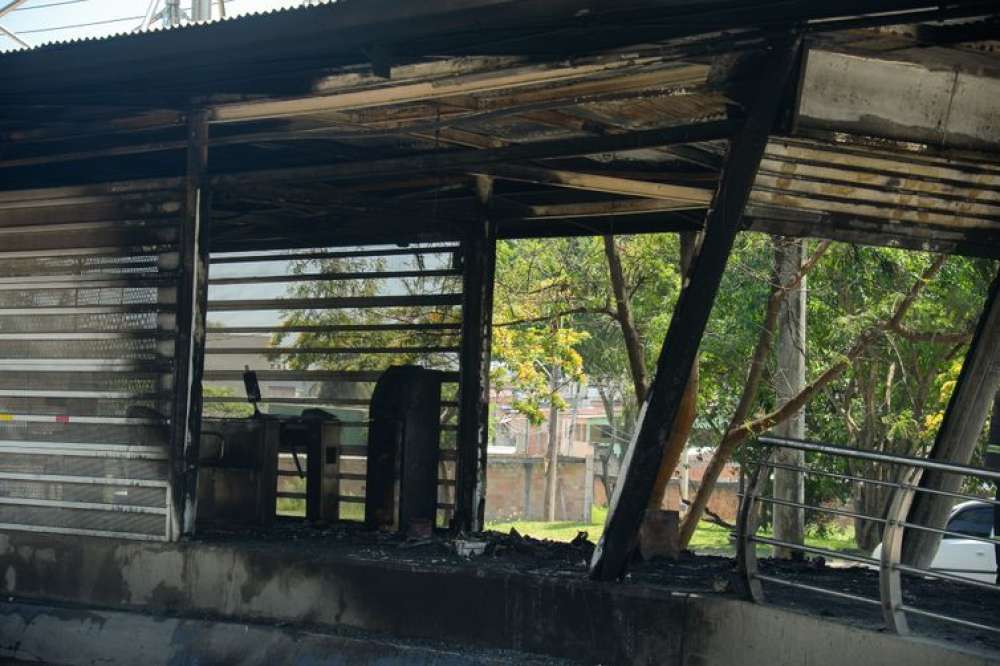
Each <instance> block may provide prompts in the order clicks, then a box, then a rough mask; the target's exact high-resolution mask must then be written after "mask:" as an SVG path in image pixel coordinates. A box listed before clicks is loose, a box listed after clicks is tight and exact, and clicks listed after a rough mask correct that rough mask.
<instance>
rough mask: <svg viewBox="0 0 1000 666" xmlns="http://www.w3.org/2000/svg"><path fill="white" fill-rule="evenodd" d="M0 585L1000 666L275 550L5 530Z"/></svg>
mask: <svg viewBox="0 0 1000 666" xmlns="http://www.w3.org/2000/svg"><path fill="white" fill-rule="evenodd" d="M0 581H2V588H3V590H4V591H5V593H6V595H8V596H11V597H21V598H29V599H34V600H50V601H59V602H69V603H72V604H83V605H88V606H102V607H105V608H119V609H142V610H146V611H153V612H158V613H163V612H168V613H169V612H173V613H179V614H186V615H191V614H199V613H203V614H205V615H209V616H213V617H220V618H231V619H238V620H249V621H259V622H265V621H266V622H287V623H303V624H306V625H321V626H329V627H338V626H339V627H354V628H357V629H362V630H365V631H371V632H377V633H381V634H384V635H390V636H398V637H404V638H417V639H433V640H442V641H447V642H449V643H468V644H469V645H473V646H479V647H482V648H492V649H505V650H516V651H520V652H528V653H537V654H545V655H550V656H554V657H560V658H566V659H572V660H576V661H580V662H583V663H602V664H612V663H615V664H676V665H678V666H681V665H684V666H702V665H708V664H765V663H766V664H773V665H774V666H784V665H786V664H787V665H788V666H792V665H793V664H794V665H796V666H798V665H800V664H803V663H808V664H810V666H826V665H829V666H835V665H837V666H839V665H842V664H848V663H849V664H851V665H852V666H861V665H863V664H885V663H893V664H907V666H940V665H941V664H944V663H947V664H951V665H954V666H966V665H968V666H973V665H975V666H983V665H985V664H989V663H1000V660H997V659H994V658H993V657H992V656H991V655H986V654H982V653H978V652H972V651H967V650H959V649H955V648H953V647H951V646H948V645H944V644H939V643H932V642H925V641H918V640H912V639H902V638H899V637H897V636H893V635H889V634H882V633H878V632H872V631H867V630H863V629H858V628H855V627H850V626H847V625H843V624H838V623H834V622H829V621H825V620H822V619H820V618H816V617H810V616H804V615H798V614H794V613H790V612H787V611H783V610H780V609H776V608H770V607H761V606H755V605H753V604H749V603H745V602H742V601H738V600H736V599H732V598H726V597H721V596H720V597H697V596H690V595H683V594H675V593H671V592H670V591H669V590H665V589H662V588H652V587H639V586H630V585H622V584H600V583H594V582H591V581H588V580H584V579H582V578H578V577H576V576H573V577H567V576H539V575H530V574H520V573H502V572H497V571H493V570H486V569H477V568H474V567H455V566H446V565H443V564H431V563H424V564H408V563H398V562H393V561H390V562H384V561H373V560H371V559H362V558H361V557H360V556H358V557H346V556H344V555H343V554H341V555H340V556H333V555H328V554H326V553H325V552H322V551H320V552H317V551H316V549H309V548H300V549H296V548H295V547H294V545H288V546H285V545H283V544H274V543H259V542H252V543H219V544H206V543H188V544H145V543H133V542H123V541H114V540H107V539H98V538H80V537H61V536H54V535H33V534H14V533H7V534H2V535H0ZM2 638H3V639H4V640H3V642H5V643H7V642H9V640H10V639H11V638H12V637H8V636H3V637H2Z"/></svg>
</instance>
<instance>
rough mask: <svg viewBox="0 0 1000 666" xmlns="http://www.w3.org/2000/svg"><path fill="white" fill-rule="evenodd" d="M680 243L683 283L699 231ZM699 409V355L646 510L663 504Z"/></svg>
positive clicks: (691, 261)
mask: <svg viewBox="0 0 1000 666" xmlns="http://www.w3.org/2000/svg"><path fill="white" fill-rule="evenodd" d="M680 240H681V245H680V267H681V275H682V276H683V281H684V284H686V283H687V280H688V273H689V272H690V270H691V264H692V263H693V262H694V256H695V254H696V252H697V249H698V234H696V233H684V234H681V239H680ZM697 411H698V359H697V358H695V361H694V365H692V366H691V374H690V375H689V376H688V383H687V386H686V387H685V388H684V395H683V396H681V404H680V408H679V409H678V410H677V417H676V418H675V419H674V426H673V428H671V430H670V436H669V438H668V439H667V443H666V445H665V446H664V447H663V455H662V457H661V458H660V471H659V473H658V474H657V476H656V484H655V485H654V486H653V492H652V493H651V494H650V496H649V503H648V504H647V505H646V509H647V510H648V511H656V510H659V509H661V508H663V500H664V498H665V497H666V495H667V485H668V484H669V483H670V479H671V478H673V475H674V471H675V470H676V469H677V465H678V463H679V462H680V459H681V454H682V453H683V452H684V448H685V447H686V446H687V441H688V437H690V435H691V429H692V428H693V427H694V419H695V415H696V414H697Z"/></svg>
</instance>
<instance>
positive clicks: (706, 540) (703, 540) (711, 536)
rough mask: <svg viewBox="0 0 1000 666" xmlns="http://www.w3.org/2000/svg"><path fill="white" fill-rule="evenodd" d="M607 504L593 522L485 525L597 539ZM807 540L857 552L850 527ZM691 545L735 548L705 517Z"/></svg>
mask: <svg viewBox="0 0 1000 666" xmlns="http://www.w3.org/2000/svg"><path fill="white" fill-rule="evenodd" d="M607 514H608V509H607V507H599V506H595V507H594V508H593V510H592V511H591V516H590V522H589V523H586V522H572V521H563V522H554V523H547V522H544V521H533V520H532V521H529V520H516V521H509V522H496V523H487V525H486V529H489V530H494V531H497V532H510V530H511V528H514V529H516V530H517V531H518V532H519V533H520V534H523V535H526V536H531V537H534V538H536V539H549V540H551V541H572V540H573V539H574V538H575V537H576V535H577V534H579V533H580V532H586V533H587V536H588V538H590V540H591V541H594V542H595V543H596V542H597V540H598V539H599V538H600V536H601V533H602V532H603V531H604V519H605V518H606V517H607ZM760 534H761V535H762V536H769V535H770V534H769V532H768V531H766V530H763V531H761V532H760ZM806 543H807V544H808V545H810V546H815V547H817V548H825V549H827V550H835V551H845V552H857V547H856V546H855V544H854V531H853V530H851V529H847V530H839V529H836V528H833V529H829V530H827V531H826V532H825V533H824V534H823V535H820V534H818V533H817V532H816V530H815V529H810V530H809V533H808V534H807V535H806ZM689 548H690V549H691V550H693V551H694V552H696V553H704V554H708V555H727V556H732V555H734V554H735V553H736V549H735V547H734V545H733V543H732V541H731V540H730V538H729V530H728V529H726V528H725V527H721V526H719V525H715V524H713V523H707V522H705V521H702V522H701V523H700V524H699V526H698V529H697V531H695V533H694V536H693V537H692V538H691V543H690V545H689ZM758 554H759V555H760V556H767V555H769V554H770V547H769V546H761V547H760V548H759V549H758Z"/></svg>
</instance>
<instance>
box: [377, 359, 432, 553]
mask: <svg viewBox="0 0 1000 666" xmlns="http://www.w3.org/2000/svg"><path fill="white" fill-rule="evenodd" d="M370 419H371V426H370V429H369V434H368V469H367V492H366V494H365V524H366V525H367V526H368V527H371V528H381V529H395V530H398V531H404V532H406V531H410V530H412V531H413V532H414V533H420V534H427V533H429V532H430V530H431V528H432V527H433V525H434V522H435V517H436V515H437V496H438V442H439V439H440V431H441V373H440V372H435V371H433V370H426V369H424V368H421V367H418V366H412V365H410V366H397V367H393V368H389V369H388V370H386V372H385V373H384V374H383V375H382V377H381V378H379V380H378V383H377V384H376V385H375V392H374V394H373V395H372V403H371V411H370Z"/></svg>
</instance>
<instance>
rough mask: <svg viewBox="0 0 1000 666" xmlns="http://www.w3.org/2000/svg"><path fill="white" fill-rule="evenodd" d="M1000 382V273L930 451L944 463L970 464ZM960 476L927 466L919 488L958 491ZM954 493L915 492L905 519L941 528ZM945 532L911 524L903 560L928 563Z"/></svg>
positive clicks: (904, 542) (922, 564) (994, 281)
mask: <svg viewBox="0 0 1000 666" xmlns="http://www.w3.org/2000/svg"><path fill="white" fill-rule="evenodd" d="M998 385H1000V272H998V273H997V276H996V278H995V279H994V280H993V284H992V285H991V286H990V291H989V295H988V296H987V298H986V305H985V307H984V309H983V314H982V316H981V317H980V319H979V325H978V327H977V329H976V334H975V336H973V338H972V344H971V345H970V346H969V351H968V353H967V354H966V356H965V362H964V363H963V365H962V372H961V374H960V375H959V377H958V382H957V383H956V385H955V390H954V392H953V393H952V395H951V399H950V400H949V401H948V408H947V409H946V410H945V414H944V420H943V421H942V422H941V429H940V430H939V431H938V434H937V438H936V439H935V440H934V447H933V448H932V449H931V454H930V456H928V457H929V458H930V459H931V460H937V461H940V462H951V463H959V464H963V465H967V464H969V462H970V460H971V459H972V454H973V452H974V451H975V449H976V445H977V444H978V443H979V438H980V436H981V435H982V434H983V426H985V425H986V418H987V415H988V414H989V411H990V408H991V407H992V406H993V399H994V397H995V396H996V392H997V387H998ZM962 478H963V477H961V476H958V475H955V474H942V473H940V472H933V471H928V472H926V473H925V474H924V476H923V478H922V479H921V481H920V487H921V488H926V489H929V490H936V491H945V492H952V493H954V492H958V490H959V489H960V488H961V484H962ZM954 504H955V500H954V499H953V498H951V497H946V496H942V495H936V494H931V493H917V496H916V498H915V499H914V501H913V505H912V506H911V507H910V514H909V516H908V518H907V522H909V523H912V524H914V525H923V526H926V527H931V528H936V529H942V528H944V526H945V523H947V521H948V514H949V513H950V512H951V508H952V506H954ZM940 543H941V535H940V534H936V533H934V532H928V531H926V530H915V529H912V528H911V529H909V530H907V531H906V534H905V536H904V539H903V554H902V559H903V562H905V563H906V564H909V565H911V566H918V567H928V566H930V563H931V561H932V560H933V559H934V555H935V554H936V553H937V549H938V546H939V545H940Z"/></svg>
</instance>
